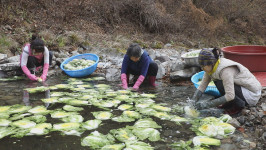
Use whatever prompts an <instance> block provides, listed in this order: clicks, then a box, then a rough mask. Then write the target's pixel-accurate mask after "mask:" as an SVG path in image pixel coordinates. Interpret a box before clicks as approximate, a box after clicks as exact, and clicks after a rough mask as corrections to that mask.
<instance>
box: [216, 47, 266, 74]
mask: <svg viewBox="0 0 266 150" xmlns="http://www.w3.org/2000/svg"><path fill="white" fill-rule="evenodd" d="M221 49H222V52H223V54H224V57H225V58H227V59H231V60H233V61H236V62H238V63H240V64H242V65H244V66H245V67H247V68H248V69H249V70H250V71H251V72H266V46H260V45H237V46H228V47H223V48H221Z"/></svg>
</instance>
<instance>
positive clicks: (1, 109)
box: [0, 106, 11, 113]
mask: <svg viewBox="0 0 266 150" xmlns="http://www.w3.org/2000/svg"><path fill="white" fill-rule="evenodd" d="M10 108H11V106H0V113H6V112H8V110H9V109H10Z"/></svg>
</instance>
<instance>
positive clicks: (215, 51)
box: [212, 47, 222, 59]
mask: <svg viewBox="0 0 266 150" xmlns="http://www.w3.org/2000/svg"><path fill="white" fill-rule="evenodd" d="M212 53H213V55H214V57H215V58H216V59H219V58H220V57H221V55H222V51H221V49H220V48H217V47H215V48H213V49H212Z"/></svg>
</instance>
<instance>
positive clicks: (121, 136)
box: [110, 127, 137, 142]
mask: <svg viewBox="0 0 266 150" xmlns="http://www.w3.org/2000/svg"><path fill="white" fill-rule="evenodd" d="M110 133H111V134H112V135H113V136H114V137H115V138H116V139H117V140H118V141H120V142H126V141H131V140H137V137H136V136H135V135H134V134H133V133H132V130H130V129H129V128H127V127H126V128H119V129H112V130H110Z"/></svg>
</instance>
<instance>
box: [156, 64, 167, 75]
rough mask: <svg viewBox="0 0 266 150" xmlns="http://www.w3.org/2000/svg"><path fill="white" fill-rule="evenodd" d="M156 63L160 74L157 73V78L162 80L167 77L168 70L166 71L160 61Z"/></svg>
mask: <svg viewBox="0 0 266 150" xmlns="http://www.w3.org/2000/svg"><path fill="white" fill-rule="evenodd" d="M155 63H156V64H157V65H158V72H157V76H156V78H157V79H161V78H163V76H164V75H165V73H166V70H165V68H164V66H163V65H162V64H161V63H160V61H158V60H155Z"/></svg>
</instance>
